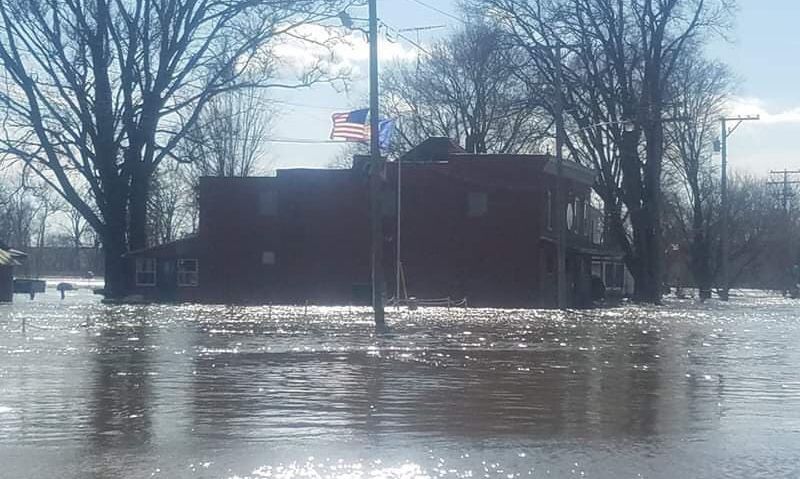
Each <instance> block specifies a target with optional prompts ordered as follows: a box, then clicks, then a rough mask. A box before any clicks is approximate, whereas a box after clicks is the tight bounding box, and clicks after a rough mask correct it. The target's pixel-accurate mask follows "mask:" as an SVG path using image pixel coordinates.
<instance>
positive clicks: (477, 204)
mask: <svg viewBox="0 0 800 479" xmlns="http://www.w3.org/2000/svg"><path fill="white" fill-rule="evenodd" d="M488 215H489V193H487V192H485V191H470V192H469V193H467V218H484V217H486V216H488Z"/></svg>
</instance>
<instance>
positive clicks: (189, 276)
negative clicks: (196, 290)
mask: <svg viewBox="0 0 800 479" xmlns="http://www.w3.org/2000/svg"><path fill="white" fill-rule="evenodd" d="M199 284H200V268H199V263H198V261H197V260H196V259H179V260H178V286H189V287H191V286H197V285H199Z"/></svg>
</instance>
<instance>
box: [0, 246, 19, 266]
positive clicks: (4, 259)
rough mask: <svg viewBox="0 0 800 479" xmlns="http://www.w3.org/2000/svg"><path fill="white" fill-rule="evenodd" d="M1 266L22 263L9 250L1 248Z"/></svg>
mask: <svg viewBox="0 0 800 479" xmlns="http://www.w3.org/2000/svg"><path fill="white" fill-rule="evenodd" d="M0 266H20V263H19V261H17V260H16V259H15V256H14V255H13V254H12V253H11V252H10V251H9V250H5V249H0Z"/></svg>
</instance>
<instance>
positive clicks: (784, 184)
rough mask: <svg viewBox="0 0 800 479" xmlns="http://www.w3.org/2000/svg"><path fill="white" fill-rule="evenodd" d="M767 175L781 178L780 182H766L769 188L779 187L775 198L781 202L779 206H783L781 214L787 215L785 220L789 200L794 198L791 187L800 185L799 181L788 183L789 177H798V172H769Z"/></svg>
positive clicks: (799, 173) (799, 172)
mask: <svg viewBox="0 0 800 479" xmlns="http://www.w3.org/2000/svg"><path fill="white" fill-rule="evenodd" d="M769 174H770V176H776V175H779V176H782V177H783V179H782V180H777V181H776V180H772V181H769V182H767V185H769V186H779V187H780V190H779V191H778V193H777V194H776V196H777V197H778V198H779V199H780V200H781V205H782V206H783V212H784V214H786V215H787V218H788V215H789V200H790V199H792V198H793V197H794V196H795V194H794V191H792V186H793V185H798V184H800V181H798V180H791V181H790V179H789V176H794V175H800V171H789V170H783V171H770V172H769Z"/></svg>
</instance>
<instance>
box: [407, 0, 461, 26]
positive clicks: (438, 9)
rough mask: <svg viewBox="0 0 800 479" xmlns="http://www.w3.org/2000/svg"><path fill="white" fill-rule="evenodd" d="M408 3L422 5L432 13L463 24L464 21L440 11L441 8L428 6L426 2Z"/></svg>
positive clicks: (419, 0)
mask: <svg viewBox="0 0 800 479" xmlns="http://www.w3.org/2000/svg"><path fill="white" fill-rule="evenodd" d="M409 1H412V2H414V3H416V4H418V5H422V6H423V7H425V8H428V9H430V10H433V11H434V12H437V13H439V14H442V15H444V16H445V17H448V18H452V19H453V20H455V21H457V22H459V23H465V22H464V20H462V19H461V18H458V17H457V16H455V15H453V14H452V13H450V12H446V11H444V10H442V9H441V8H439V7H434V6H433V5H430V4H428V3H426V2H423V1H422V0H409Z"/></svg>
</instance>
